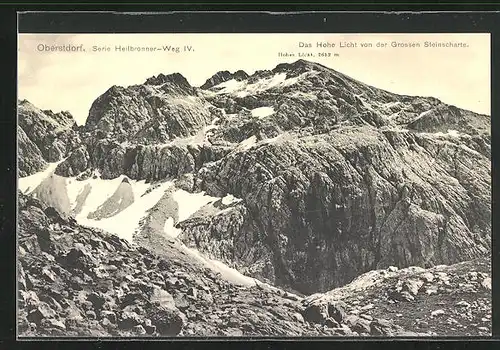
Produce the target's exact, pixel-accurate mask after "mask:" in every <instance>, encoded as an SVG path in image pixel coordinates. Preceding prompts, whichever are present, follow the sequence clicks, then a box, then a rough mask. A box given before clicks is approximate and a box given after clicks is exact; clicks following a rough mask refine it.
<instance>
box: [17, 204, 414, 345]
mask: <svg viewBox="0 0 500 350" xmlns="http://www.w3.org/2000/svg"><path fill="white" fill-rule="evenodd" d="M19 200H20V203H19V227H20V230H19V233H18V234H19V265H18V270H19V274H18V286H19V325H18V328H19V334H20V336H22V337H29V336H70V337H71V336H94V337H95V336H98V337H109V336H152V337H156V336H176V335H177V336H217V335H219V336H221V335H222V336H304V335H310V336H317V335H331V336H340V335H352V336H354V335H359V334H361V335H370V334H379V333H374V332H378V331H376V330H375V329H378V328H376V327H378V326H377V325H378V324H384V325H386V327H385V328H384V329H385V330H384V331H383V332H384V333H383V334H386V333H387V334H389V333H390V334H391V335H394V334H397V335H407V336H409V335H418V334H417V333H409V332H405V331H404V329H403V328H402V327H400V326H397V325H395V324H394V323H393V322H390V321H386V320H381V319H376V320H374V321H373V322H372V324H373V327H374V328H373V329H374V330H373V331H371V330H365V331H363V332H357V331H353V330H352V329H351V328H350V326H349V325H348V324H347V323H346V322H347V321H346V320H345V321H344V320H343V319H342V318H338V317H337V320H338V321H335V322H334V321H332V320H327V321H325V322H323V321H322V320H313V317H312V316H310V315H309V314H310V313H311V310H310V309H311V308H310V307H309V306H308V305H307V303H304V299H303V298H302V297H299V296H297V295H294V294H291V293H288V292H285V291H282V290H280V289H276V288H269V287H267V286H264V285H260V284H255V285H254V286H246V287H245V286H238V285H235V284H232V283H230V282H227V281H225V280H224V279H223V278H221V276H218V275H217V274H215V273H213V272H212V271H210V270H209V269H206V268H204V267H203V266H200V265H198V264H196V262H193V261H192V260H190V259H187V258H186V256H185V255H183V254H182V252H181V251H180V250H178V249H177V248H176V245H175V244H174V243H173V242H171V241H169V240H167V239H159V238H158V237H156V240H154V241H143V242H141V245H136V244H130V243H128V242H127V241H125V240H122V239H120V238H118V237H117V236H114V235H110V234H107V233H104V232H100V231H96V230H93V229H89V228H86V227H82V226H79V225H77V224H76V223H75V221H74V220H73V219H72V218H64V217H62V216H61V215H60V214H59V213H58V212H57V211H56V210H54V209H53V208H52V207H46V206H45V205H43V204H42V203H41V202H40V201H38V200H36V199H34V198H32V197H29V196H24V195H23V194H20V198H19ZM147 245H149V246H150V247H154V250H150V249H147V248H145V247H144V246H147ZM329 305H331V306H330V309H332V310H333V309H335V310H337V311H336V312H339V313H341V314H344V307H343V306H341V305H337V306H336V304H335V303H329ZM331 312H332V314H333V311H331Z"/></svg>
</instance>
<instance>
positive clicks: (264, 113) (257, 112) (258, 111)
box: [251, 107, 274, 119]
mask: <svg viewBox="0 0 500 350" xmlns="http://www.w3.org/2000/svg"><path fill="white" fill-rule="evenodd" d="M251 113H252V116H253V117H257V118H259V119H261V118H265V117H268V116H270V115H272V114H274V108H273V107H259V108H254V109H252V111H251Z"/></svg>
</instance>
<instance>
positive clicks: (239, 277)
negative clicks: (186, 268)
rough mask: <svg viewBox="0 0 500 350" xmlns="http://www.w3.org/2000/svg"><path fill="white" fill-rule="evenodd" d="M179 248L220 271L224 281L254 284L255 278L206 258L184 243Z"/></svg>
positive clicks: (245, 284) (247, 284)
mask: <svg viewBox="0 0 500 350" xmlns="http://www.w3.org/2000/svg"><path fill="white" fill-rule="evenodd" d="M180 248H181V249H182V250H183V251H184V252H185V253H186V254H188V255H189V256H191V257H193V258H194V259H196V260H198V261H199V262H201V263H202V264H203V265H205V266H206V267H208V268H210V269H211V270H212V271H214V272H218V273H220V274H221V276H222V278H223V279H225V280H226V281H229V282H232V283H235V284H238V285H243V286H255V284H256V282H255V281H256V280H255V279H254V278H252V277H248V276H245V275H243V274H242V273H241V272H239V271H238V270H236V269H233V268H232V267H229V266H227V265H226V264H224V263H222V262H220V261H218V260H214V259H209V258H206V257H204V256H203V255H202V254H200V252H199V251H198V250H196V249H194V248H188V247H186V246H185V245H184V244H181V246H180Z"/></svg>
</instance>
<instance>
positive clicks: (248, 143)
mask: <svg viewBox="0 0 500 350" xmlns="http://www.w3.org/2000/svg"><path fill="white" fill-rule="evenodd" d="M256 144H257V137H256V136H255V135H254V136H251V137H249V138H248V139H246V140H243V141H241V142H240V143H239V144H238V146H236V151H246V150H249V149H250V148H252V147H253V146H255V145H256Z"/></svg>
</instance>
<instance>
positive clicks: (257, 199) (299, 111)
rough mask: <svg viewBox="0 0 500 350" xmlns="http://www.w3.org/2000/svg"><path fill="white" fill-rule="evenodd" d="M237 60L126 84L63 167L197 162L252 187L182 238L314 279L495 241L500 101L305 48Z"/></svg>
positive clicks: (131, 168) (322, 284) (277, 278)
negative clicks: (301, 54)
mask: <svg viewBox="0 0 500 350" xmlns="http://www.w3.org/2000/svg"><path fill="white" fill-rule="evenodd" d="M235 75H236V73H234V74H232V73H229V72H219V73H217V74H216V75H214V76H213V77H212V78H210V79H209V80H208V81H207V82H206V83H205V84H204V86H202V89H197V88H194V87H192V86H190V85H189V83H187V81H186V80H185V79H184V78H183V77H182V76H181V75H179V74H173V75H168V76H165V75H160V76H158V77H153V78H150V79H148V81H146V83H145V84H143V85H136V86H131V87H128V88H122V87H112V88H111V89H109V90H108V91H107V92H106V93H104V94H103V95H102V96H100V97H99V98H98V99H97V100H96V101H95V102H94V104H93V105H92V108H91V110H90V113H89V118H88V120H87V123H86V125H85V127H84V128H82V130H80V131H79V135H80V138H81V140H82V141H83V143H82V144H80V145H79V147H78V148H76V147H75V149H74V151H73V152H70V153H69V157H68V159H67V160H66V161H64V162H62V163H61V164H60V165H59V167H58V168H57V170H56V173H57V174H59V175H62V176H76V175H77V174H78V173H80V172H84V171H85V170H88V169H98V170H99V172H100V173H101V175H102V177H103V178H115V177H117V176H119V175H121V174H125V175H127V176H128V177H130V178H131V179H137V180H140V179H147V180H159V179H164V178H179V177H182V176H190V178H192V184H191V183H190V184H189V188H193V189H194V190H197V191H198V190H203V191H206V192H207V194H209V195H212V196H218V197H223V196H225V195H227V194H232V195H234V196H236V197H238V198H241V199H242V201H241V202H239V203H238V204H236V205H234V206H231V207H230V208H227V209H225V210H222V211H216V212H215V213H211V214H206V215H203V216H198V217H192V218H190V219H188V220H186V221H183V222H181V223H179V224H178V226H179V227H180V228H182V229H183V233H182V234H181V235H180V236H179V238H180V239H182V240H184V241H185V242H186V243H187V244H189V245H192V246H195V247H196V248H198V249H199V250H200V251H202V252H204V253H206V254H207V255H209V256H212V257H215V258H217V259H220V260H223V261H225V262H227V263H229V264H231V265H234V266H236V267H238V269H239V270H240V271H243V272H245V273H248V274H250V275H253V276H256V277H259V278H263V279H265V280H268V281H270V282H272V283H274V284H277V285H280V286H286V287H289V288H293V289H295V290H298V291H300V292H303V293H313V292H317V291H325V290H329V289H331V288H333V287H337V286H340V285H343V284H345V283H348V282H350V281H351V280H352V279H353V278H354V277H356V276H358V275H359V274H361V273H364V272H366V271H369V270H372V269H376V268H384V267H387V266H389V265H394V266H398V267H405V266H409V265H419V266H424V267H430V266H433V265H436V264H443V263H444V264H452V263H455V262H459V261H463V260H470V259H472V258H476V257H481V256H488V255H489V254H490V240H491V223H490V222H491V200H490V194H491V180H490V179H491V175H490V154H491V136H490V117H488V116H485V115H479V114H476V113H473V112H470V111H465V110H462V109H459V108H456V107H453V106H449V105H446V104H444V103H442V102H441V101H439V100H437V99H435V98H427V97H412V96H403V95H396V94H393V93H390V92H387V91H383V90H380V89H377V88H375V87H371V86H368V85H366V84H363V83H361V82H358V81H356V80H354V79H352V78H350V77H348V76H345V75H343V74H341V73H339V72H336V71H334V70H332V69H329V68H327V67H324V66H321V65H319V64H315V63H311V62H307V61H303V60H299V61H297V62H295V63H292V64H280V65H278V66H277V67H276V68H274V69H273V70H266V71H258V72H256V73H255V74H253V75H251V76H245V74H242V73H239V74H238V77H235ZM232 79H234V80H235V82H234V84H229V85H228V84H226V85H225V86H224V88H222V89H221V86H218V85H219V84H220V83H222V82H228V81H229V80H232ZM232 83H233V82H232ZM23 130H24V131H26V130H25V129H24V128H23ZM26 134H27V135H29V134H28V133H26ZM33 143H34V144H37V143H36V142H35V141H33ZM24 144H25V146H23V147H24V148H25V149H26V150H28V149H30V145H29V143H28V142H24ZM40 152H41V153H42V154H43V152H46V150H45V148H44V150H42V149H40ZM32 153H33V154H35V153H34V152H32ZM34 158H36V157H34ZM32 163H33V164H34V165H32V167H33V168H36V167H37V166H38V167H40V166H42V165H41V164H37V163H36V161H33V162H31V161H28V160H27V161H26V164H32ZM30 166H31V165H30ZM86 168H87V169H86ZM191 185H192V186H191Z"/></svg>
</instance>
